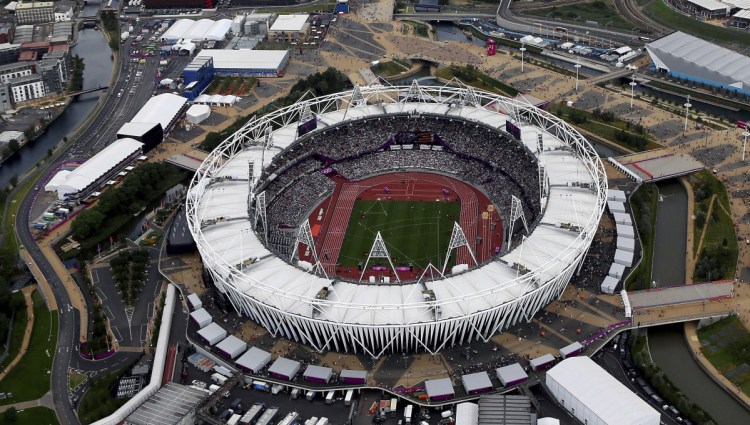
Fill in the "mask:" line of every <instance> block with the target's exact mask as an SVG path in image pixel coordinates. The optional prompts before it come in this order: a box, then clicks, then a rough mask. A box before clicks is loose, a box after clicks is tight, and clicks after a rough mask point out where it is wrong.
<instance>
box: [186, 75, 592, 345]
mask: <svg viewBox="0 0 750 425" xmlns="http://www.w3.org/2000/svg"><path fill="white" fill-rule="evenodd" d="M606 191H607V181H606V176H605V173H604V168H603V165H602V163H601V161H600V159H599V157H598V156H597V155H596V153H595V152H594V150H593V148H592V147H591V146H590V145H589V143H588V142H587V141H586V140H585V139H584V137H583V136H581V135H580V134H579V133H578V132H577V131H576V130H575V129H573V128H572V127H570V126H569V125H568V124H566V123H565V122H563V121H562V120H560V119H558V118H557V117H555V116H553V115H551V114H549V113H547V112H545V111H543V110H540V109H538V108H536V107H534V106H531V105H529V104H526V103H524V102H523V101H520V100H514V99H510V98H506V97H502V96H498V95H495V94H491V93H487V92H483V91H478V90H475V89H473V88H469V87H453V86H444V87H432V86H431V87H422V86H419V85H418V84H417V83H416V82H415V83H414V84H412V85H411V86H402V87H393V86H387V87H386V86H369V87H362V88H360V87H355V88H354V90H351V91H346V92H341V93H336V94H332V95H327V96H321V97H317V98H311V99H307V100H304V101H300V102H298V103H297V104H294V105H291V106H289V107H285V108H282V109H279V110H276V111H274V112H272V113H269V114H267V115H265V116H263V117H260V118H253V119H251V120H250V121H249V122H248V123H247V124H246V125H245V126H243V128H241V129H240V130H239V131H237V132H236V133H235V134H233V135H232V136H231V137H229V138H228V139H227V140H225V141H224V142H223V143H222V144H221V145H220V146H219V147H218V148H216V149H215V150H214V151H213V152H212V153H211V154H210V155H209V157H208V158H207V159H206V160H205V161H204V162H203V164H202V165H201V167H200V168H199V170H198V171H197V173H196V174H195V176H194V178H193V181H192V182H191V185H190V189H189V192H188V199H187V218H188V224H189V228H190V231H191V233H192V235H193V237H194V239H195V241H196V244H197V246H198V250H199V252H200V254H201V257H202V259H203V263H204V266H205V268H206V269H207V270H208V271H209V273H210V274H211V276H212V278H213V280H214V282H215V284H216V286H217V288H218V289H219V290H220V291H222V292H223V293H225V294H226V295H227V296H228V298H229V299H230V300H231V302H232V304H233V306H234V307H235V309H236V310H237V311H238V313H240V314H243V315H246V316H248V317H249V318H251V319H252V320H254V321H256V322H258V323H259V324H261V325H262V326H264V327H265V328H267V329H268V330H269V332H270V333H271V334H272V335H274V336H276V337H283V338H288V339H291V340H294V341H297V342H300V343H303V344H306V345H309V346H311V347H312V348H314V349H316V350H318V351H328V350H332V351H343V352H352V353H361V354H367V355H370V356H372V357H379V356H381V355H383V354H387V353H403V352H428V353H435V352H438V351H440V350H441V349H443V348H445V347H449V346H453V345H458V344H463V343H464V342H468V341H473V340H484V341H487V340H488V339H489V338H491V337H492V336H493V335H495V334H496V333H498V332H500V331H502V330H504V329H506V328H508V327H510V326H512V325H514V324H516V323H518V322H521V321H528V320H530V319H531V318H532V317H533V316H534V314H535V313H536V312H537V311H539V310H540V309H541V308H543V307H544V306H546V305H547V304H548V303H549V302H551V301H553V300H554V299H556V298H558V297H559V296H560V295H561V294H562V292H563V290H564V289H565V287H566V285H567V284H568V283H569V281H570V279H571V278H572V276H573V275H574V274H575V273H576V271H577V270H579V269H580V267H581V265H582V263H583V260H584V257H585V256H586V253H587V251H588V249H589V246H590V244H591V242H592V239H593V238H594V235H595V233H596V229H597V227H598V224H599V220H600V218H601V215H602V213H603V211H604V206H605V203H606ZM415 202H418V203H415ZM394 211H395V212H394ZM396 212H398V214H401V215H400V216H399V217H401V218H402V219H403V220H404V221H405V222H407V221H408V223H407V224H408V226H406V225H401V224H399V225H398V226H396V225H394V224H393V221H394V220H395V219H396ZM399 223H400V221H399ZM405 226H406V227H405ZM352 241H353V242H352ZM415 241H416V242H415ZM424 252H428V254H423V253H424Z"/></svg>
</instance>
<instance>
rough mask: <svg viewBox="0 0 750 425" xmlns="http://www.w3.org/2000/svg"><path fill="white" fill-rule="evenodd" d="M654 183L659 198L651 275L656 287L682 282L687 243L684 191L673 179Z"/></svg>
mask: <svg viewBox="0 0 750 425" xmlns="http://www.w3.org/2000/svg"><path fill="white" fill-rule="evenodd" d="M657 186H658V188H659V202H658V203H657V211H656V233H655V236H654V265H653V268H652V279H653V280H654V281H656V284H657V285H656V286H659V287H666V286H674V285H683V284H684V283H685V250H686V247H687V236H686V234H685V229H687V202H688V201H687V193H686V192H685V188H684V187H683V186H682V184H680V182H679V181H677V180H676V179H670V180H667V181H665V182H662V183H658V185H657Z"/></svg>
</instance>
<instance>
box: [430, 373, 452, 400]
mask: <svg viewBox="0 0 750 425" xmlns="http://www.w3.org/2000/svg"><path fill="white" fill-rule="evenodd" d="M424 389H425V391H426V392H427V397H428V398H429V399H430V401H443V400H450V399H452V398H453V397H455V395H456V392H455V391H454V390H453V382H451V380H450V378H442V379H430V380H427V381H424Z"/></svg>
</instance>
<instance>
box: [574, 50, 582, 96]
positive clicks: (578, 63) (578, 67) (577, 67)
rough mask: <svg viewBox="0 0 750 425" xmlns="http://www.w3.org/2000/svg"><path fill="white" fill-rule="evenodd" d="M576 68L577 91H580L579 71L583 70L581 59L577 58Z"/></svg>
mask: <svg viewBox="0 0 750 425" xmlns="http://www.w3.org/2000/svg"><path fill="white" fill-rule="evenodd" d="M575 68H576V91H578V70H579V69H580V68H581V64H580V58H576V64H575Z"/></svg>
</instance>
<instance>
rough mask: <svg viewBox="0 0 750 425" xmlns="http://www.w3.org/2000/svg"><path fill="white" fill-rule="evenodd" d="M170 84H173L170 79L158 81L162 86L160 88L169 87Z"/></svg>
mask: <svg viewBox="0 0 750 425" xmlns="http://www.w3.org/2000/svg"><path fill="white" fill-rule="evenodd" d="M172 83H174V80H173V79H171V78H165V79H163V80H161V81H159V85H162V86H169V85H171V84H172Z"/></svg>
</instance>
